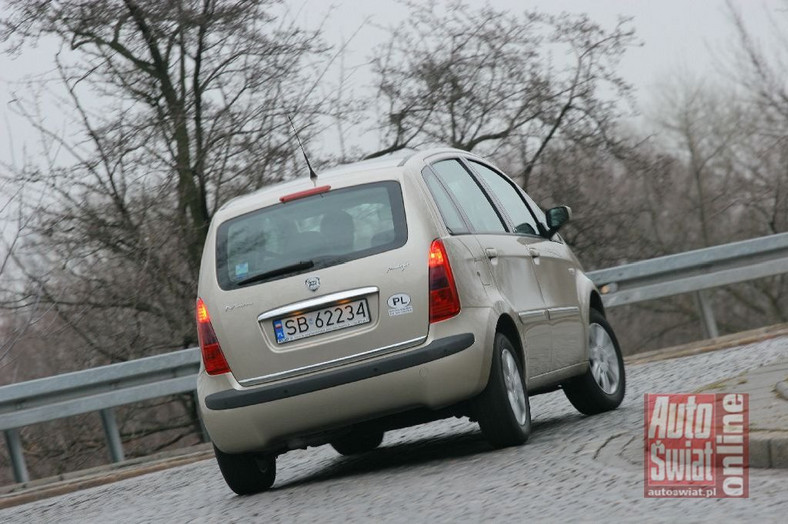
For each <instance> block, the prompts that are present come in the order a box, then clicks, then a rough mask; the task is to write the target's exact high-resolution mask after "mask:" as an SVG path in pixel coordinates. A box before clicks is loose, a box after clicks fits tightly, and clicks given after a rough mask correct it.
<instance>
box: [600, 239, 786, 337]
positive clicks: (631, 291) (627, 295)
mask: <svg viewBox="0 0 788 524" xmlns="http://www.w3.org/2000/svg"><path fill="white" fill-rule="evenodd" d="M784 273H788V233H780V234H778V235H770V236H767V237H760V238H754V239H751V240H744V241H741V242H732V243H730V244H723V245H719V246H713V247H709V248H704V249H697V250H694V251H686V252H684V253H679V254H676V255H668V256H664V257H658V258H651V259H649V260H643V261H641V262H634V263H632V264H624V265H621V266H617V267H613V268H610V269H601V270H599V271H592V272H589V273H588V276H589V277H590V278H591V280H593V281H594V283H595V284H596V285H597V286H598V287H599V289H600V291H602V292H603V298H602V302H603V303H604V304H605V307H607V308H611V307H616V306H623V305H625V304H632V303H635V302H644V301H647V300H654V299H657V298H664V297H669V296H674V295H682V294H685V293H691V292H694V293H695V296H696V298H697V301H698V307H699V308H700V312H701V319H702V323H703V328H704V331H705V334H706V336H707V337H709V338H715V337H718V336H719V330H718V329H717V323H716V321H715V319H714V313H713V310H712V308H711V304H710V302H709V300H708V298H707V297H706V294H705V293H704V291H705V290H707V289H711V288H715V287H720V286H725V285H728V284H736V283H739V282H746V281H748V280H755V279H758V278H764V277H770V276H775V275H781V274H784Z"/></svg>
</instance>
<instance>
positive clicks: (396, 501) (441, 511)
mask: <svg viewBox="0 0 788 524" xmlns="http://www.w3.org/2000/svg"><path fill="white" fill-rule="evenodd" d="M786 357H788V338H785V337H783V338H776V339H771V340H766V341H763V342H760V343H756V344H752V345H749V346H744V347H739V348H731V349H726V350H721V351H717V352H713V353H704V354H699V355H694V356H689V357H685V358H679V359H674V360H666V361H660V362H651V363H646V364H640V365H633V366H631V367H629V368H628V370H627V372H628V376H627V396H626V398H625V400H624V403H623V404H622V406H621V407H620V408H619V409H618V410H616V411H614V412H610V413H605V414H602V415H598V416H594V417H584V416H582V415H580V414H578V413H577V412H576V411H574V409H573V408H572V406H571V405H570V404H569V402H568V401H567V400H566V399H565V398H564V396H563V394H562V393H561V392H555V393H550V394H547V395H542V396H538V397H535V398H532V400H531V403H532V404H531V405H532V412H533V417H534V433H533V435H532V437H531V440H530V441H529V442H528V443H527V444H526V445H524V446H521V447H518V448H508V449H503V450H492V449H491V448H490V447H489V446H488V445H487V444H486V443H485V442H484V440H483V439H482V438H481V435H480V433H479V431H478V429H477V426H476V425H475V424H471V423H470V422H468V421H467V420H457V419H452V420H447V421H441V422H436V423H432V424H426V425H423V426H419V427H415V428H409V429H404V430H399V431H393V432H390V433H389V434H387V435H386V438H385V440H384V442H383V445H382V447H381V448H379V449H378V450H375V451H373V452H370V453H367V454H365V455H361V456H357V457H351V458H348V457H341V456H339V455H338V454H337V453H336V452H334V451H333V450H332V449H331V448H330V447H327V446H324V447H321V448H312V449H309V450H304V451H295V452H291V453H288V454H286V455H284V456H282V457H280V459H279V462H278V477H277V482H276V484H275V485H274V488H273V489H272V490H271V491H270V492H267V493H263V494H259V495H255V496H249V497H236V496H235V495H234V494H233V493H232V492H231V491H230V490H229V489H228V488H227V487H226V485H225V484H224V481H223V480H222V478H221V475H220V473H219V469H218V467H217V466H216V464H215V462H214V461H212V460H205V461H200V462H196V463H193V464H189V465H185V466H180V467H177V468H173V469H168V470H165V471H158V472H154V473H150V474H147V475H143V476H140V477H136V478H130V479H126V480H121V481H118V482H114V483H110V484H107V485H103V486H98V487H93V488H90V489H85V490H81V491H78V492H74V493H69V494H65V495H61V496H57V497H52V498H48V499H45V500H40V501H36V502H32V503H29V504H24V505H20V506H15V507H11V508H6V509H4V510H0V522H79V523H84V522H113V523H116V522H240V521H245V522H409V523H415V522H431V523H432V522H482V521H484V522H487V521H495V522H517V523H521V522H524V521H528V520H530V521H561V522H565V521H569V520H572V521H582V522H591V521H599V520H603V519H604V520H612V521H628V522H642V521H648V522H651V521H661V522H679V521H680V522H698V521H719V522H729V521H758V522H785V516H786V515H788V470H785V469H751V470H750V498H748V499H645V498H644V497H643V471H642V457H641V458H640V462H638V454H639V450H640V449H642V434H643V395H644V394H645V393H690V392H693V391H697V390H699V389H702V388H704V387H708V385H709V384H714V383H715V382H717V381H722V380H724V379H729V378H730V377H732V376H737V375H739V374H740V373H743V372H746V371H748V370H757V368H760V367H762V366H767V365H772V364H779V363H780V362H781V361H783V360H785V358H786ZM763 369H764V370H765V369H766V368H763ZM743 385H744V384H737V385H736V386H743ZM726 387H727V386H726ZM731 391H732V392H737V391H736V389H733V390H731ZM777 429H778V430H784V429H788V428H786V427H784V426H783V427H780V428H777ZM633 450H638V451H637V452H636V453H633Z"/></svg>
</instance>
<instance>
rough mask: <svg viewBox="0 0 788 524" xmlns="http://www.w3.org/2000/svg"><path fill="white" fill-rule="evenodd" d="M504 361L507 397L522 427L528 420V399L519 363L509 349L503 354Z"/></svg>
mask: <svg viewBox="0 0 788 524" xmlns="http://www.w3.org/2000/svg"><path fill="white" fill-rule="evenodd" d="M501 356H502V360H503V380H504V383H505V384H506V396H507V397H509V406H510V407H511V408H512V414H513V415H514V418H515V419H517V423H518V424H520V425H521V426H522V425H524V424H525V419H526V411H527V409H528V408H527V406H526V402H527V401H526V399H525V389H524V388H523V381H522V379H521V378H520V370H519V369H518V368H517V361H516V360H515V359H514V355H512V354H511V352H510V351H509V350H508V349H504V350H503V352H502V355H501Z"/></svg>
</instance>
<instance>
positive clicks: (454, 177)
mask: <svg viewBox="0 0 788 524" xmlns="http://www.w3.org/2000/svg"><path fill="white" fill-rule="evenodd" d="M432 168H433V169H434V170H435V172H436V173H437V174H438V177H439V178H440V180H441V182H443V185H444V186H446V188H447V189H448V190H449V191H450V192H451V193H452V195H453V196H454V199H455V201H456V202H457V204H459V206H460V207H461V208H462V211H463V212H464V213H465V216H467V217H468V221H470V223H471V226H472V227H473V229H474V231H475V232H476V233H501V232H505V231H506V229H505V228H504V225H503V222H502V221H501V218H500V217H499V216H498V213H496V212H495V209H494V208H493V206H492V204H491V203H490V201H489V200H488V199H487V196H486V195H485V194H484V193H483V192H482V189H481V188H480V187H479V185H478V184H477V183H476V181H475V180H474V179H473V177H471V174H470V173H468V171H467V170H466V169H465V168H464V167H463V166H462V164H460V163H459V162H458V161H457V160H441V161H440V162H435V163H434V164H432Z"/></svg>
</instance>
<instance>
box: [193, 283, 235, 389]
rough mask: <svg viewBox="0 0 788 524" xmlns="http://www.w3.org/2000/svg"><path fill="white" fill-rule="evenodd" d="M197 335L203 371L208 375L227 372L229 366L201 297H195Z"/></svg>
mask: <svg viewBox="0 0 788 524" xmlns="http://www.w3.org/2000/svg"><path fill="white" fill-rule="evenodd" d="M197 337H198V338H199V339H200V351H202V361H203V364H205V372H206V373H208V374H209V375H221V374H222V373H229V372H230V366H229V365H227V360H226V359H225V358H224V353H222V348H221V346H219V339H218V338H216V332H215V331H214V330H213V326H212V325H211V317H210V315H208V308H206V307H205V303H204V302H203V301H202V299H201V298H198V299H197Z"/></svg>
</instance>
